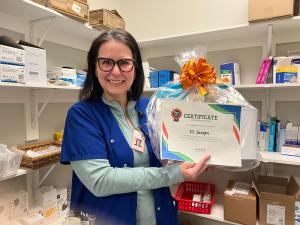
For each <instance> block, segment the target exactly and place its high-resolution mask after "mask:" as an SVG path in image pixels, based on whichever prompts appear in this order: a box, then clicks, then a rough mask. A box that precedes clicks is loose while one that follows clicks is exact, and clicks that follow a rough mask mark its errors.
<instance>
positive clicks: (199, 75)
mask: <svg viewBox="0 0 300 225" xmlns="http://www.w3.org/2000/svg"><path fill="white" fill-rule="evenodd" d="M179 79H180V81H181V85H182V88H184V89H187V88H190V87H192V86H196V87H197V88H198V92H199V95H200V96H204V95H206V94H207V91H206V85H207V84H215V83H216V71H215V68H214V66H213V65H210V64H208V63H207V61H206V59H204V58H199V59H198V60H197V62H196V61H195V60H193V59H190V60H189V61H188V62H186V63H185V64H184V65H183V67H182V70H181V74H180V77H179Z"/></svg>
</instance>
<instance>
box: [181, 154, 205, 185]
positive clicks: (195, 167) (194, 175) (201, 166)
mask: <svg viewBox="0 0 300 225" xmlns="http://www.w3.org/2000/svg"><path fill="white" fill-rule="evenodd" d="M209 159H210V155H204V156H203V157H202V159H201V160H200V161H199V162H198V163H189V162H183V163H181V164H180V166H179V167H180V171H181V174H182V175H183V178H184V180H185V181H195V180H197V179H198V177H199V176H200V174H201V173H202V172H203V171H204V170H206V168H207V167H208V165H207V164H206V163H207V161H208V160H209Z"/></svg>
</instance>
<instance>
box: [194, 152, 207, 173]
mask: <svg viewBox="0 0 300 225" xmlns="http://www.w3.org/2000/svg"><path fill="white" fill-rule="evenodd" d="M209 159H210V155H204V156H203V157H202V158H201V160H200V161H199V162H198V163H196V165H195V166H194V169H195V170H197V171H201V172H203V171H204V170H205V169H206V168H207V166H208V165H207V164H206V163H207V162H208V160H209Z"/></svg>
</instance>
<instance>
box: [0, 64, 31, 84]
mask: <svg viewBox="0 0 300 225" xmlns="http://www.w3.org/2000/svg"><path fill="white" fill-rule="evenodd" d="M24 76H25V66H18V65H9V64H0V82H12V83H22V84H24V83H25V81H24Z"/></svg>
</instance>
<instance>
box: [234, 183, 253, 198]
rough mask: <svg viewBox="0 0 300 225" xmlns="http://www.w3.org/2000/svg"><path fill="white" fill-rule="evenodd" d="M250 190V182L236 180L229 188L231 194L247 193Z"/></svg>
mask: <svg viewBox="0 0 300 225" xmlns="http://www.w3.org/2000/svg"><path fill="white" fill-rule="evenodd" d="M249 191H250V184H248V183H245V182H236V183H235V184H234V186H233V188H232V190H231V194H232V195H237V194H239V195H248V194H249Z"/></svg>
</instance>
